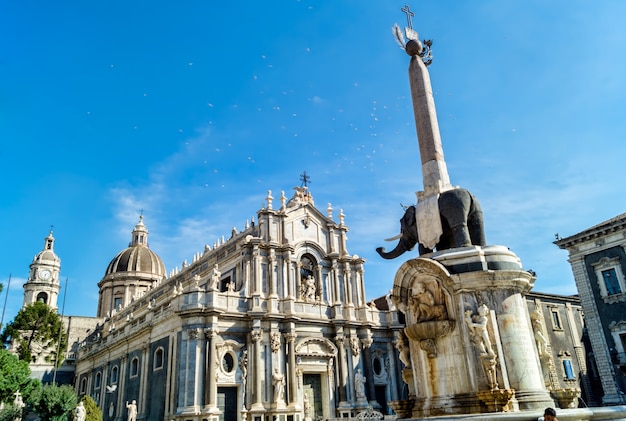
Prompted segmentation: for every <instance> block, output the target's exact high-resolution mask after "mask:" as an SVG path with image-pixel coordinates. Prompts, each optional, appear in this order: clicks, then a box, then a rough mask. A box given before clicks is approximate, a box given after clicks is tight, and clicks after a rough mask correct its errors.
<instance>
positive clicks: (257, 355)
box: [251, 329, 271, 409]
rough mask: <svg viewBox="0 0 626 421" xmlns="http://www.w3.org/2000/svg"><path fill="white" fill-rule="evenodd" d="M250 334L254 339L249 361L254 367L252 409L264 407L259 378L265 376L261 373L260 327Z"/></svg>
mask: <svg viewBox="0 0 626 421" xmlns="http://www.w3.org/2000/svg"><path fill="white" fill-rule="evenodd" d="M251 335H252V340H253V341H254V359H253V360H252V361H251V362H252V368H253V369H254V404H253V405H252V409H264V408H263V390H262V385H261V379H263V378H265V373H263V369H262V361H261V336H262V332H261V329H254V330H253V331H252V332H251ZM270 377H271V376H270Z"/></svg>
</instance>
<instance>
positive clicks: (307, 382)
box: [302, 374, 324, 420]
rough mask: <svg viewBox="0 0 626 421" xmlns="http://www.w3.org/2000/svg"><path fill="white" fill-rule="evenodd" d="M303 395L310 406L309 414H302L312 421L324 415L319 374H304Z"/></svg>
mask: <svg viewBox="0 0 626 421" xmlns="http://www.w3.org/2000/svg"><path fill="white" fill-rule="evenodd" d="M302 384H303V387H304V394H305V395H306V397H307V398H308V399H309V404H310V405H311V409H310V413H309V414H304V416H305V418H306V417H311V418H310V419H312V420H314V419H316V418H317V417H321V416H323V415H324V413H323V405H322V376H321V375H320V374H305V375H304V376H303V379H302Z"/></svg>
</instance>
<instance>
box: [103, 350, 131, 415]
mask: <svg viewBox="0 0 626 421" xmlns="http://www.w3.org/2000/svg"><path fill="white" fill-rule="evenodd" d="M127 362H128V354H126V355H123V356H122V358H120V375H119V382H118V385H117V388H118V390H119V391H120V392H119V393H118V394H117V402H116V404H115V413H116V414H117V415H120V414H122V405H123V403H124V396H123V395H124V394H123V393H122V390H125V389H126V371H127V367H126V366H127V364H126V363H127ZM108 410H109V408H103V412H104V411H108Z"/></svg>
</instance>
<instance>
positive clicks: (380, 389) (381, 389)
mask: <svg viewBox="0 0 626 421" xmlns="http://www.w3.org/2000/svg"><path fill="white" fill-rule="evenodd" d="M374 390H375V391H376V401H377V402H378V404H379V405H380V412H382V413H383V414H387V386H386V385H385V386H383V385H376V386H375V389H374Z"/></svg>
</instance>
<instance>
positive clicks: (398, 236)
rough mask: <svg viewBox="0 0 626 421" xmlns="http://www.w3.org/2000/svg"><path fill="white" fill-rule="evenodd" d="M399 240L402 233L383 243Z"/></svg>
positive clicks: (386, 239)
mask: <svg viewBox="0 0 626 421" xmlns="http://www.w3.org/2000/svg"><path fill="white" fill-rule="evenodd" d="M400 238H402V233H400V234H398V235H395V236H393V237H391V238H385V241H396V240H399V239H400Z"/></svg>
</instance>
